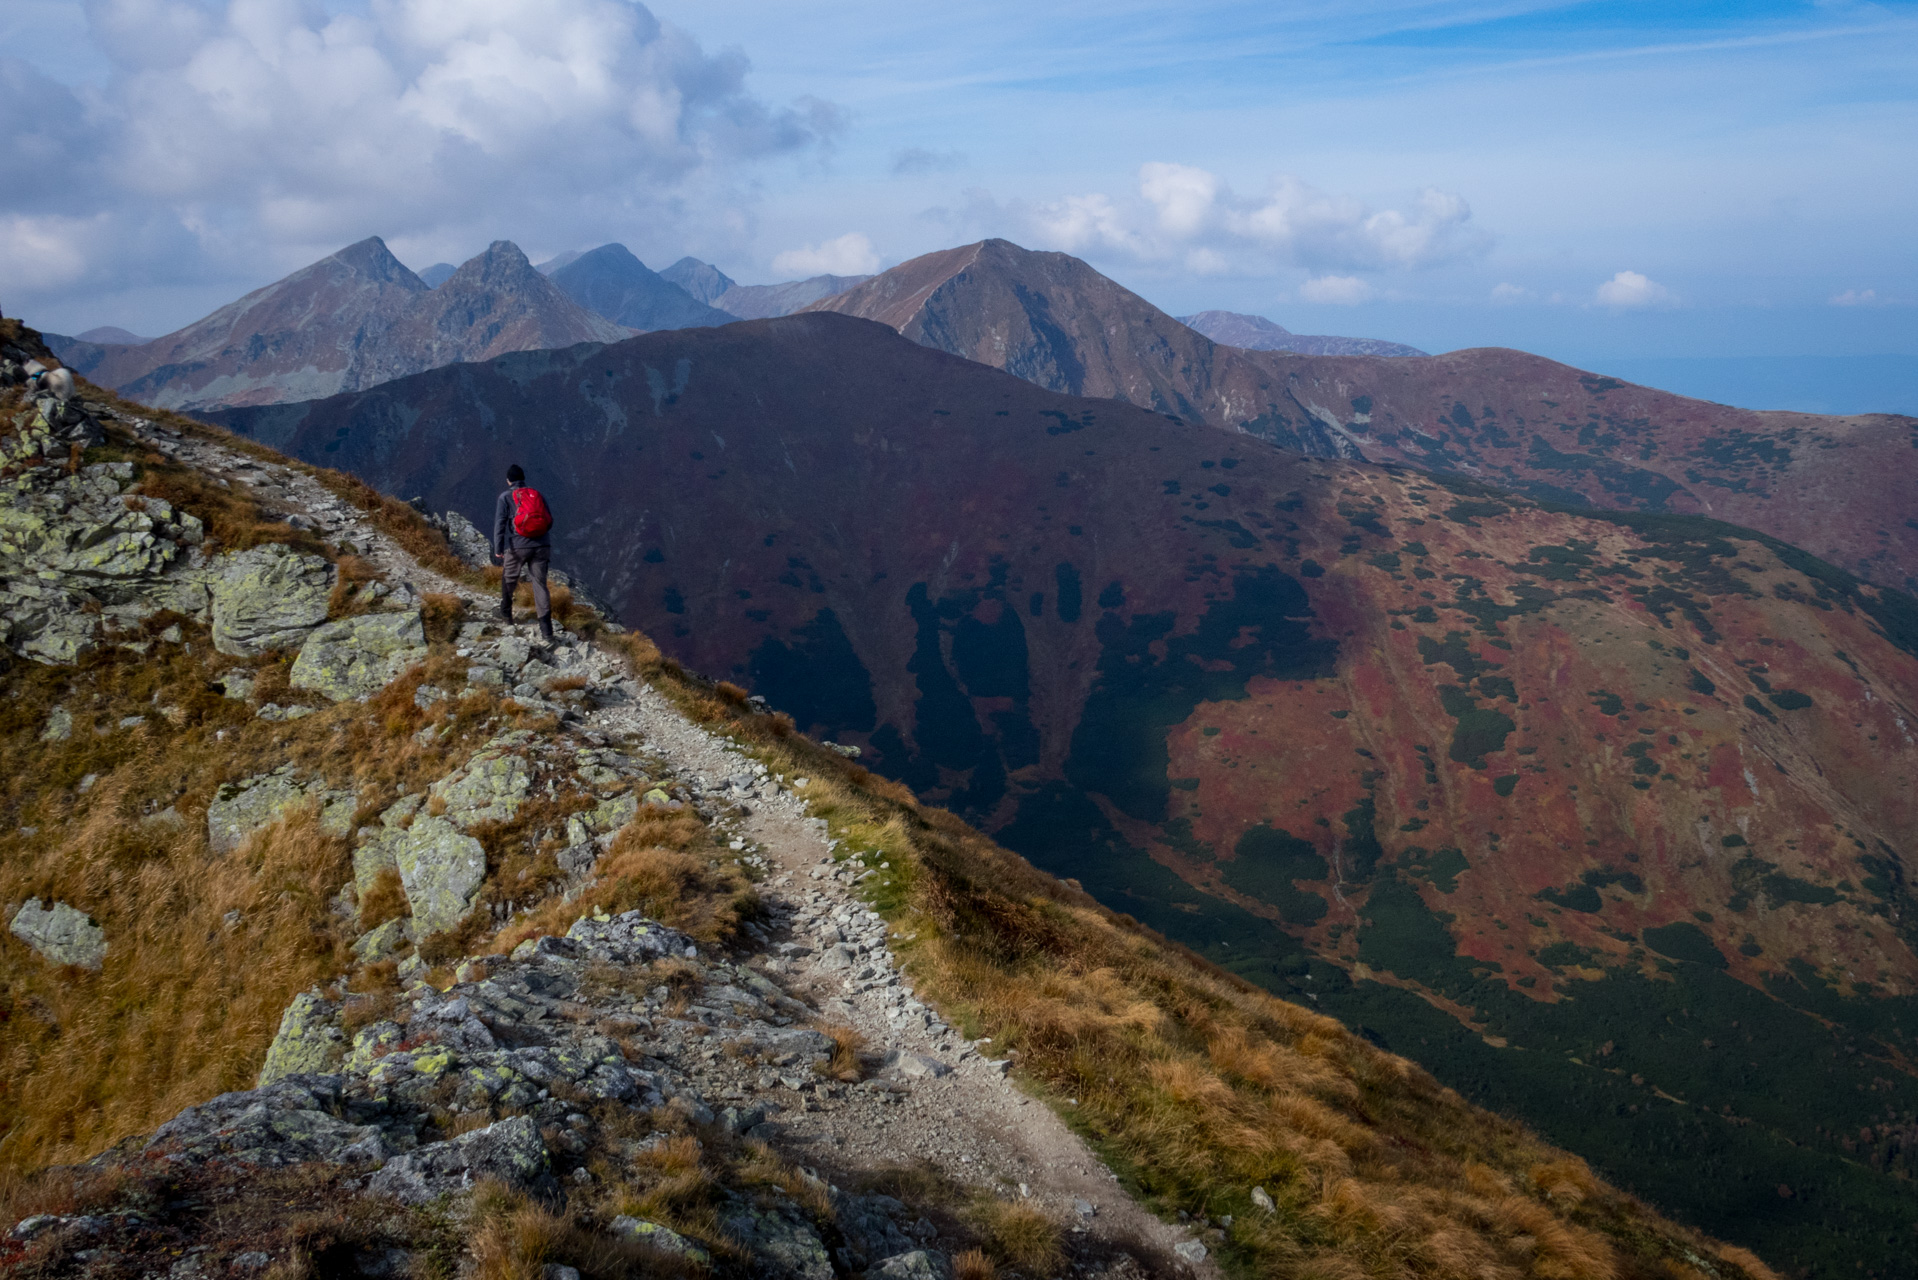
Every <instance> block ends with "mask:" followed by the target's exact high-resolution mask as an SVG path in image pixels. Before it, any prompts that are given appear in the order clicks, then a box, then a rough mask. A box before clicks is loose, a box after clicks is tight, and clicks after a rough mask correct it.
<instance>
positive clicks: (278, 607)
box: [211, 542, 333, 658]
mask: <svg viewBox="0 0 1918 1280" xmlns="http://www.w3.org/2000/svg"><path fill="white" fill-rule="evenodd" d="M332 579H333V571H332V568H331V566H329V565H328V564H327V563H326V561H324V560H322V559H320V557H318V556H310V555H302V554H301V553H300V552H297V551H295V550H293V549H292V548H291V547H288V546H285V545H283V544H281V543H277V542H269V543H267V544H265V545H264V546H258V547H254V548H252V549H251V550H248V551H240V552H236V553H234V554H233V555H230V556H227V557H225V559H224V561H223V563H222V564H221V566H220V572H219V576H218V577H216V578H214V579H213V582H212V584H211V591H212V597H213V602H212V608H213V647H214V648H216V649H218V650H219V651H220V652H221V653H226V654H232V655H234V656H236V657H242V658H250V657H253V656H255V655H256V654H260V653H264V652H266V651H267V650H268V649H284V648H288V647H290V646H292V645H296V644H299V643H301V642H302V641H304V640H305V639H306V638H307V636H308V635H309V634H310V633H311V632H312V631H313V629H314V628H315V627H317V626H319V625H320V624H321V623H323V622H325V621H326V603H327V596H328V594H329V593H330V592H331V591H332V588H333V580H332Z"/></svg>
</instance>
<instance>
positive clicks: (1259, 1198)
mask: <svg viewBox="0 0 1918 1280" xmlns="http://www.w3.org/2000/svg"><path fill="white" fill-rule="evenodd" d="M1252 1204H1253V1206H1254V1207H1255V1208H1259V1209H1263V1210H1265V1211H1266V1212H1267V1213H1273V1212H1275V1211H1276V1210H1277V1208H1278V1206H1277V1205H1275V1204H1273V1203H1272V1197H1271V1195H1269V1194H1268V1193H1267V1192H1266V1189H1265V1188H1264V1187H1254V1188H1252Z"/></svg>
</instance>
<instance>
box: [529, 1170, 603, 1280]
mask: <svg viewBox="0 0 1918 1280" xmlns="http://www.w3.org/2000/svg"><path fill="white" fill-rule="evenodd" d="M582 1173H585V1174H586V1177H585V1178H584V1179H582V1178H581V1177H580V1176H579V1175H580V1174H582ZM592 1180H593V1175H592V1174H590V1173H586V1170H584V1169H575V1170H574V1171H573V1181H575V1182H581V1181H584V1182H591V1181H592ZM540 1278H541V1280H579V1268H578V1267H569V1266H567V1265H566V1264H565V1263H563V1262H549V1263H547V1264H546V1269H545V1270H544V1271H542V1272H541V1273H540Z"/></svg>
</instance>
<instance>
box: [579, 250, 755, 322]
mask: <svg viewBox="0 0 1918 1280" xmlns="http://www.w3.org/2000/svg"><path fill="white" fill-rule="evenodd" d="M713 274H714V275H718V274H719V273H718V272H717V271H715V272H713ZM552 280H553V283H554V284H555V285H557V286H559V289H560V292H562V293H564V294H565V295H566V296H567V297H569V298H571V299H572V300H573V301H574V302H577V303H578V304H579V305H580V306H582V307H584V308H586V309H587V310H588V311H591V312H593V313H595V314H597V315H601V316H604V317H605V318H606V319H608V320H611V321H613V322H614V323H615V324H623V325H625V326H626V327H627V328H629V329H639V330H642V331H649V330H653V329H694V328H699V327H702V326H705V325H715V324H731V323H732V322H733V320H734V319H735V318H736V317H734V316H730V315H728V314H726V313H725V312H724V311H718V310H715V309H714V308H712V307H709V306H707V305H706V304H705V303H704V302H701V301H699V300H698V299H697V298H694V297H693V296H692V295H691V294H689V293H687V292H686V291H685V290H684V289H682V288H680V287H679V286H678V285H676V284H674V283H673V282H672V281H670V280H667V279H665V278H664V277H662V276H660V275H659V274H658V273H656V272H653V271H651V270H648V269H647V266H646V264H645V263H643V262H641V261H640V260H639V259H638V258H635V257H634V256H633V255H632V252H631V251H630V250H629V249H627V248H626V246H625V245H623V244H603V245H601V246H600V247H599V248H597V249H594V250H593V251H592V252H590V253H582V254H580V255H579V256H578V257H576V258H574V259H573V260H572V261H571V262H569V263H567V264H566V265H565V266H563V267H561V268H559V269H558V270H557V271H555V272H553V274H552Z"/></svg>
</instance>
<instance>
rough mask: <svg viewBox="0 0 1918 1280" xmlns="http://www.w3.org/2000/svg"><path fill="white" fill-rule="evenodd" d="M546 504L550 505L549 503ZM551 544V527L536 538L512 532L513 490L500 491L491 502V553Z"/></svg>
mask: <svg viewBox="0 0 1918 1280" xmlns="http://www.w3.org/2000/svg"><path fill="white" fill-rule="evenodd" d="M524 487H525V486H523V485H519V486H515V488H524ZM548 505H549V506H550V505H551V504H550V503H549V504H548ZM552 545H553V531H552V530H551V529H548V530H547V531H546V532H545V533H542V534H540V535H539V537H537V538H526V537H522V536H520V535H519V534H517V533H514V532H513V490H512V489H507V490H505V491H504V492H503V493H501V494H500V496H499V501H498V502H496V503H494V504H493V554H494V555H496V556H500V555H505V554H506V551H507V548H509V547H510V548H512V549H513V550H514V551H527V550H530V549H531V548H533V547H550V546H552Z"/></svg>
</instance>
